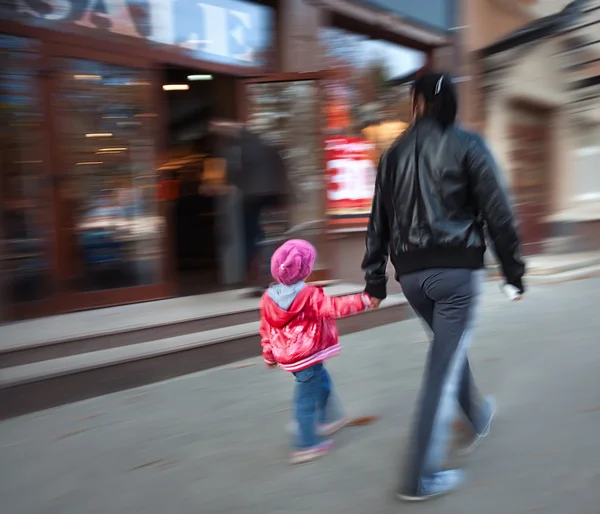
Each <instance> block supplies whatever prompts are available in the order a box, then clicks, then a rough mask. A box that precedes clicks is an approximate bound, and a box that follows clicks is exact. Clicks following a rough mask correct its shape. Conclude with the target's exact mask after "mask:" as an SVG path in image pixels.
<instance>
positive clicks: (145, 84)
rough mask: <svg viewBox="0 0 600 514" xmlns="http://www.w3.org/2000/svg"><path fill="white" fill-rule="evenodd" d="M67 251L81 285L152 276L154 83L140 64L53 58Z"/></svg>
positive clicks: (156, 237)
mask: <svg viewBox="0 0 600 514" xmlns="http://www.w3.org/2000/svg"><path fill="white" fill-rule="evenodd" d="M56 65H57V77H58V84H57V89H56V91H57V92H56V109H57V124H58V129H59V138H60V139H59V140H60V144H61V150H62V160H63V163H64V174H65V177H64V179H63V180H62V183H61V196H62V201H61V208H62V210H63V212H64V218H65V220H68V222H69V227H68V228H69V231H68V234H69V237H68V241H65V242H64V243H63V244H65V245H66V252H67V253H68V254H69V255H68V259H69V262H70V263H71V270H70V274H71V277H72V281H73V282H74V284H73V287H74V288H75V289H76V290H79V291H90V290H100V289H110V288H118V287H132V286H142V285H150V284H154V283H156V282H157V281H158V280H159V277H160V273H159V270H160V262H161V234H162V233H163V230H164V227H163V223H162V218H161V217H160V216H159V214H158V205H157V195H158V194H157V181H156V171H155V153H154V152H155V148H154V130H153V129H154V125H155V118H156V113H154V112H153V108H152V107H153V102H152V99H151V84H150V81H149V78H148V76H147V75H146V73H145V72H143V71H138V70H130V69H126V68H121V67H117V66H111V65H108V64H103V63H100V62H94V61H84V60H74V59H61V60H58V61H57V63H56Z"/></svg>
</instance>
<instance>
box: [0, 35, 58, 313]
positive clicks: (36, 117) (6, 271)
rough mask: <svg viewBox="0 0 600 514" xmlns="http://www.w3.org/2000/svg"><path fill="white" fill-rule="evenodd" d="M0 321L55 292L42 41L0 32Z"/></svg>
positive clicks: (36, 307)
mask: <svg viewBox="0 0 600 514" xmlns="http://www.w3.org/2000/svg"><path fill="white" fill-rule="evenodd" d="M0 62H2V66H1V70H0V240H1V243H2V244H1V246H2V252H1V253H0V278H1V280H0V311H1V312H0V320H1V319H2V318H3V319H14V318H15V317H19V314H18V313H17V312H20V311H28V312H38V313H42V312H44V309H46V308H47V307H48V305H49V302H50V300H51V298H52V296H53V294H54V293H55V290H56V289H55V281H54V279H55V278H56V277H55V276H53V270H54V268H55V266H54V262H53V254H54V252H53V249H54V247H53V243H54V224H53V221H54V220H53V209H52V206H53V202H52V187H51V186H52V181H51V169H50V163H49V159H48V158H47V152H46V150H47V149H46V148H45V147H44V144H45V141H46V138H45V126H46V123H47V119H46V115H45V111H44V105H43V94H42V89H43V87H42V81H41V78H40V75H39V72H38V70H40V69H41V67H42V54H41V45H40V43H39V42H38V41H35V40H31V39H26V38H21V37H15V36H9V35H2V34H0Z"/></svg>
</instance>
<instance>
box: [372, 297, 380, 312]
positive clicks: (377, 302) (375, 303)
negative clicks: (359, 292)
mask: <svg viewBox="0 0 600 514" xmlns="http://www.w3.org/2000/svg"><path fill="white" fill-rule="evenodd" d="M380 305H381V300H380V299H379V298H372V297H371V309H379V306H380Z"/></svg>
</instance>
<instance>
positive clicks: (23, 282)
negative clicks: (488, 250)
mask: <svg viewBox="0 0 600 514" xmlns="http://www.w3.org/2000/svg"><path fill="white" fill-rule="evenodd" d="M0 4H1V10H0V61H1V62H2V67H1V70H0V197H1V209H0V234H1V250H0V319H1V320H2V321H4V322H8V323H12V322H15V321H19V320H29V322H37V323H38V324H37V325H29V326H34V327H35V326H38V327H39V326H42V325H39V323H41V322H42V320H44V319H50V318H51V319H55V318H56V316H58V315H64V314H66V313H73V312H76V311H88V312H93V311H94V310H97V311H98V313H99V314H98V316H102V315H103V314H102V313H105V312H107V311H106V308H108V307H113V306H119V305H129V306H131V305H136V304H142V303H144V302H150V301H154V300H164V299H179V300H181V299H182V298H186V297H187V298H195V299H196V300H195V301H196V302H197V303H196V305H204V304H206V303H210V302H211V301H210V300H209V298H210V297H201V296H198V295H203V294H206V293H208V294H212V295H214V294H220V293H223V292H230V293H231V296H230V298H232V299H237V298H238V297H240V298H241V297H243V296H244V294H246V293H248V288H249V287H251V288H253V287H258V288H260V287H262V286H264V285H266V283H268V280H269V277H268V258H269V255H270V252H271V251H272V249H273V248H274V246H275V245H276V244H278V242H280V241H281V240H282V239H284V238H286V237H292V236H294V237H303V238H306V239H309V240H311V241H312V242H313V243H314V244H315V245H316V246H317V248H318V250H319V262H318V264H317V267H316V269H315V272H314V275H313V276H312V277H311V280H312V281H315V282H320V283H323V284H331V283H332V281H341V282H343V283H355V284H360V282H361V281H362V276H361V275H362V273H361V271H360V261H361V258H362V254H363V249H364V232H365V228H366V223H367V219H368V214H369V211H370V202H371V196H372V193H373V184H374V178H375V174H376V164H377V161H378V158H379V156H380V154H381V152H382V151H383V150H384V149H385V148H386V147H387V146H388V145H389V144H390V143H391V142H392V141H393V140H394V139H395V138H396V137H397V136H398V135H400V134H401V133H402V131H403V130H405V128H406V127H407V125H408V124H409V123H410V121H411V119H410V118H411V113H410V94H409V93H410V85H411V82H412V81H413V80H414V78H415V76H416V74H417V73H418V71H419V70H421V69H423V68H424V67H428V66H429V67H434V68H437V69H440V70H443V71H447V72H449V73H450V74H452V76H453V77H454V80H455V82H456V86H457V88H458V90H459V95H460V100H459V101H460V122H461V123H462V124H463V125H464V126H466V127H467V128H470V129H473V130H476V131H478V132H480V133H481V134H482V135H484V136H485V137H486V138H487V141H488V142H489V145H490V146H491V148H492V150H493V151H494V153H495V155H496V157H497V159H498V161H499V162H500V163H501V164H502V168H503V172H504V175H505V179H506V182H507V183H508V185H509V186H510V188H511V190H512V194H513V196H514V201H515V205H516V209H517V212H518V216H519V223H520V230H521V234H522V237H523V242H524V249H525V253H526V254H527V255H529V256H533V257H537V256H542V257H544V256H548V255H550V256H557V255H559V256H560V255H564V256H567V257H564V258H565V259H568V258H569V257H568V255H572V256H580V255H582V254H585V255H591V254H593V255H597V254H595V253H594V252H596V251H597V250H598V249H600V171H599V170H600V96H599V93H600V85H599V84H600V39H599V34H600V3H599V2H598V1H597V0H575V1H571V2H568V1H560V0H538V1H535V0H420V1H418V2H417V1H414V0H364V1H360V0H320V1H316V0H315V1H313V0H255V1H249V0H200V1H197V0H11V1H7V0H4V1H2V2H0ZM392 288H396V289H395V290H396V292H397V291H399V289H398V286H397V285H395V284H393V285H392ZM250 292H251V291H250ZM259 292H260V289H259ZM234 293H235V294H234ZM237 293H239V295H238V294H237ZM228 298H229V297H228ZM232 301H234V300H232ZM203 302H204V303H203ZM147 305H149V307H148V308H147V309H148V312H149V313H152V312H153V311H152V309H153V307H152V305H154V304H152V303H150V304H147ZM170 305H176V304H170ZM173 309H174V311H175V310H176V308H175V307H173ZM122 312H130V311H122ZM131 312H133V311H131ZM88 315H89V314H88ZM148 316H149V317H152V314H148ZM60 319H64V318H60ZM69 319H75V318H69ZM78 319H83V318H78ZM86 319H87V318H86ZM89 319H101V318H100V317H98V318H89ZM99 323H100V322H99ZM139 323H140V326H146V325H147V323H148V320H146V321H143V320H142V321H140V322H139ZM144 323H146V325H144ZM100 325H101V323H100ZM23 326H24V325H23ZM115 330H116V329H115ZM189 330H191V329H188V331H189ZM43 337H44V335H40V336H39V338H40V340H42V339H43ZM46 337H48V336H46ZM56 337H57V338H58V336H56ZM61 337H66V336H64V335H63V336H61ZM72 338H75V335H72ZM99 348H102V346H101V345H100V346H99ZM48 356H55V355H54V354H52V352H50V353H49V354H48ZM58 356H60V354H59V355H58Z"/></svg>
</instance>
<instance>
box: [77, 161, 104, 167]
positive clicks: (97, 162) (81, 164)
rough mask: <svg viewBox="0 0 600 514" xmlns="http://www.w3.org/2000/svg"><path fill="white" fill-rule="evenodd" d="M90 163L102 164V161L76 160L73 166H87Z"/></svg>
mask: <svg viewBox="0 0 600 514" xmlns="http://www.w3.org/2000/svg"><path fill="white" fill-rule="evenodd" d="M91 164H102V161H89V162H77V163H75V166H89V165H91Z"/></svg>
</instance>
